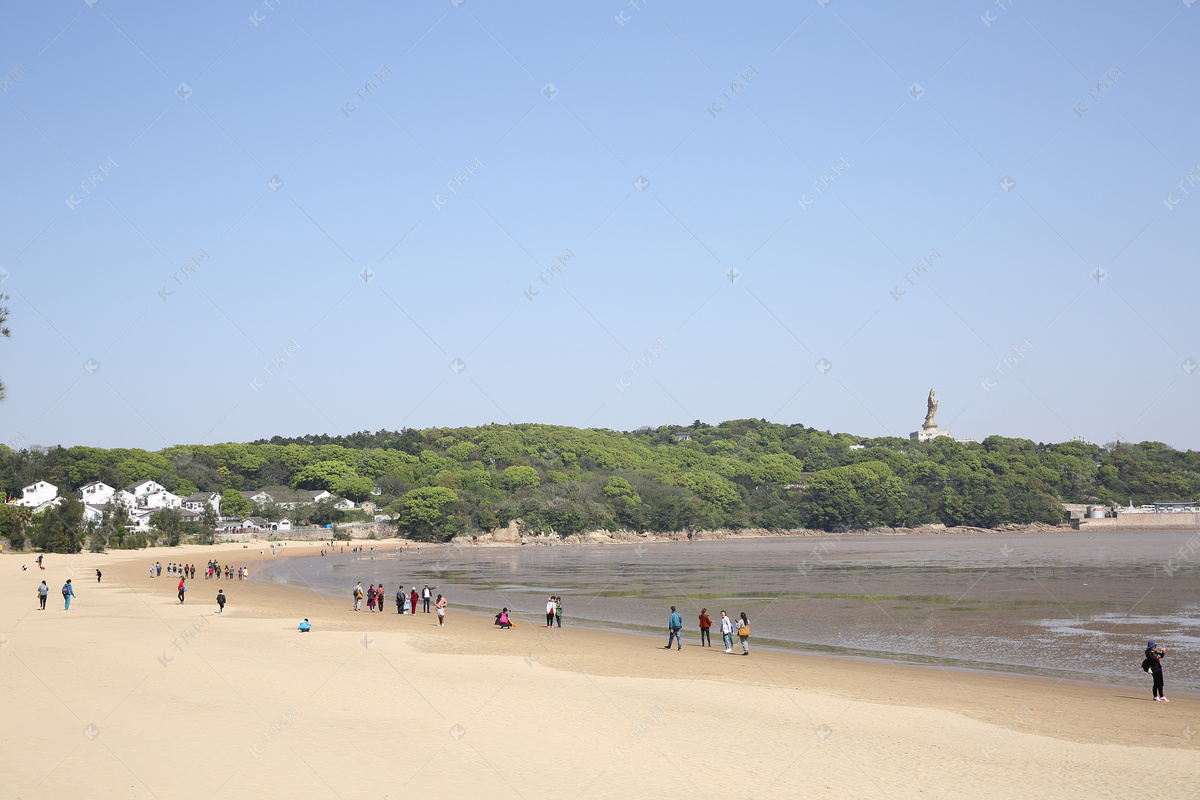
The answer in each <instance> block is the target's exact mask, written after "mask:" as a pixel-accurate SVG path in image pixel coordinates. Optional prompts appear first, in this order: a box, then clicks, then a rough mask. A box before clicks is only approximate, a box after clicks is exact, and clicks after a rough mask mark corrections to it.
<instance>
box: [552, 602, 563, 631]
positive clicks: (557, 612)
mask: <svg viewBox="0 0 1200 800" xmlns="http://www.w3.org/2000/svg"><path fill="white" fill-rule="evenodd" d="M554 621H555V622H557V623H558V627H560V628H561V627H562V595H561V594H556V595H554Z"/></svg>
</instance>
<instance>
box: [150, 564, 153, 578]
mask: <svg viewBox="0 0 1200 800" xmlns="http://www.w3.org/2000/svg"><path fill="white" fill-rule="evenodd" d="M150 577H151V578H153V577H154V565H153V564H151V565H150Z"/></svg>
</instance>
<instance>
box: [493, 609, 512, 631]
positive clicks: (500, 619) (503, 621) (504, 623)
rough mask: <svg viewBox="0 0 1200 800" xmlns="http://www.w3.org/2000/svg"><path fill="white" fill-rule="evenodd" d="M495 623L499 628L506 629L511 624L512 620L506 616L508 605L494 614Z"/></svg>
mask: <svg viewBox="0 0 1200 800" xmlns="http://www.w3.org/2000/svg"><path fill="white" fill-rule="evenodd" d="M496 624H497V625H499V626H500V628H501V630H508V629H509V628H511V627H512V626H513V624H512V620H511V619H509V617H508V606H505V607H504V608H503V609H501V610H500V613H499V614H497V615H496Z"/></svg>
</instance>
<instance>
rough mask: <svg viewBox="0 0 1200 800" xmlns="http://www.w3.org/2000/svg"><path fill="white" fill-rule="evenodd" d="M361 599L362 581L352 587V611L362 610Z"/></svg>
mask: <svg viewBox="0 0 1200 800" xmlns="http://www.w3.org/2000/svg"><path fill="white" fill-rule="evenodd" d="M362 598H363V590H362V581H359V582H358V583H356V584H355V585H354V610H355V611H361V610H362Z"/></svg>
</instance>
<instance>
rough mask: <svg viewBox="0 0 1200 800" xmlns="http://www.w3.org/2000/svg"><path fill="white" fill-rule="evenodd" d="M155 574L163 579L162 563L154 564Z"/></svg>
mask: <svg viewBox="0 0 1200 800" xmlns="http://www.w3.org/2000/svg"><path fill="white" fill-rule="evenodd" d="M154 573H155V575H156V576H157V577H159V578H161V577H162V562H161V561H155V562H154Z"/></svg>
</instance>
